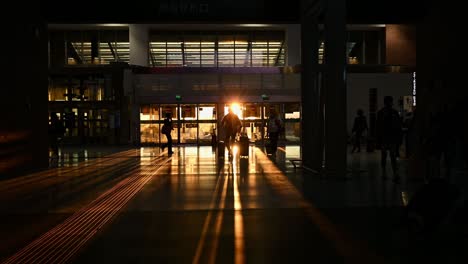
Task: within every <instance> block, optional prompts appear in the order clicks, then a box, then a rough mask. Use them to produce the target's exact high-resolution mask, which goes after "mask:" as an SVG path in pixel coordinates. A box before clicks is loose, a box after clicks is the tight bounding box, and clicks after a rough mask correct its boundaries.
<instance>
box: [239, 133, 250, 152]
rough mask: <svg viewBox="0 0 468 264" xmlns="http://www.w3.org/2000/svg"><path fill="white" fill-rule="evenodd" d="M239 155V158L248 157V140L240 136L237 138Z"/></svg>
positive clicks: (244, 136)
mask: <svg viewBox="0 0 468 264" xmlns="http://www.w3.org/2000/svg"><path fill="white" fill-rule="evenodd" d="M239 148H240V150H239V153H240V156H244V157H246V156H249V138H248V137H247V135H242V136H240V138H239Z"/></svg>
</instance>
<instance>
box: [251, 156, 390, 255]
mask: <svg viewBox="0 0 468 264" xmlns="http://www.w3.org/2000/svg"><path fill="white" fill-rule="evenodd" d="M254 153H255V159H256V161H257V162H258V163H259V164H260V166H261V168H262V170H263V172H264V177H265V178H266V180H267V181H268V183H269V184H270V186H271V187H272V188H273V189H274V191H275V192H276V193H278V194H280V196H282V197H283V199H288V200H290V202H291V204H297V206H299V207H303V208H304V210H305V212H306V214H307V216H308V217H309V219H310V220H311V221H312V222H313V223H314V224H315V225H316V226H317V228H318V229H319V230H320V232H321V233H322V234H323V235H324V237H325V238H327V239H328V240H329V241H330V242H331V243H332V245H333V246H334V247H335V248H336V250H337V252H338V253H339V254H340V255H341V256H343V257H344V258H346V259H347V261H350V262H352V263H382V261H381V259H380V258H378V257H377V255H376V254H375V253H374V252H371V251H370V249H369V247H368V246H366V245H363V244H362V243H358V241H356V240H354V239H352V238H351V237H349V236H348V235H346V234H345V233H344V232H343V231H342V230H340V229H339V228H338V227H337V226H335V225H334V224H333V223H332V222H331V221H330V220H329V219H328V218H327V217H326V216H325V215H324V214H322V213H321V212H320V210H319V209H317V208H316V207H315V206H314V205H312V204H311V203H310V202H308V201H306V200H305V199H304V197H303V196H302V194H301V193H300V191H299V190H298V189H297V188H296V187H295V186H294V185H293V184H292V183H291V182H290V181H289V179H288V178H287V177H286V175H285V174H284V173H283V172H282V171H281V170H280V169H279V168H278V167H277V166H276V165H275V164H274V163H273V162H272V161H271V160H270V159H269V158H268V157H267V155H266V154H265V153H263V151H261V150H260V149H259V148H255V152H254ZM359 242H360V241H359Z"/></svg>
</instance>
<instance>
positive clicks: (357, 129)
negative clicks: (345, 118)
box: [351, 109, 368, 153]
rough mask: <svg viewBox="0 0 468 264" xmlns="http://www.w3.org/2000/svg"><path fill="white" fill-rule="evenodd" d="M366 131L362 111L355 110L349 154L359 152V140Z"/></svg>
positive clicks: (365, 122) (365, 121)
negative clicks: (351, 144) (352, 140)
mask: <svg viewBox="0 0 468 264" xmlns="http://www.w3.org/2000/svg"><path fill="white" fill-rule="evenodd" d="M367 129H368V127H367V120H366V117H365V116H364V112H363V111H362V109H358V110H357V116H356V118H354V124H353V130H352V132H353V133H354V146H353V149H352V150H351V153H354V152H355V151H357V152H361V138H362V135H363V133H364V132H365V131H366V130H367Z"/></svg>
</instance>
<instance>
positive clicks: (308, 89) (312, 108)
mask: <svg viewBox="0 0 468 264" xmlns="http://www.w3.org/2000/svg"><path fill="white" fill-rule="evenodd" d="M301 42H302V43H301V47H302V50H301V59H302V63H301V64H302V72H301V102H302V140H301V146H302V148H301V149H302V160H303V161H302V162H303V166H304V167H305V168H306V169H311V170H314V171H317V172H320V171H321V170H322V161H323V119H322V117H321V116H322V111H321V107H320V87H319V85H318V81H317V77H318V48H319V30H318V22H317V18H316V15H315V14H304V15H303V17H302V25H301Z"/></svg>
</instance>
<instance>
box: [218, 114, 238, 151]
mask: <svg viewBox="0 0 468 264" xmlns="http://www.w3.org/2000/svg"><path fill="white" fill-rule="evenodd" d="M221 127H222V128H223V129H224V142H225V144H226V147H227V149H228V152H229V156H230V157H231V156H232V148H231V145H232V144H233V143H234V141H235V140H236V135H237V133H238V132H240V129H241V127H242V124H241V122H240V119H239V117H238V116H237V115H236V114H235V113H234V112H233V111H232V108H231V107H229V110H228V113H227V114H226V115H225V116H224V117H223V119H222V120H221Z"/></svg>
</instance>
